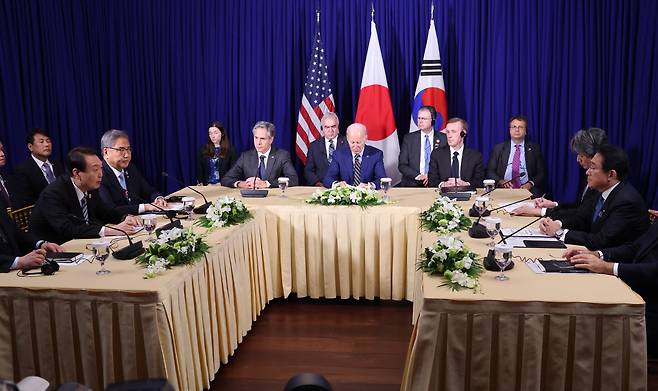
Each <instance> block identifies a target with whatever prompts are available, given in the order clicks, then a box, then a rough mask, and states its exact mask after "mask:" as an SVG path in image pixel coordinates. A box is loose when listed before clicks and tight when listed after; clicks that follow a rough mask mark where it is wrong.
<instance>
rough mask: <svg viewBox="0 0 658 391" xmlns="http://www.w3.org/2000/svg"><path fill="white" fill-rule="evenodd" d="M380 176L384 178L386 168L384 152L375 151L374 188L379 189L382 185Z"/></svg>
mask: <svg viewBox="0 0 658 391" xmlns="http://www.w3.org/2000/svg"><path fill="white" fill-rule="evenodd" d="M382 178H386V168H385V167H384V153H383V152H378V153H377V161H376V162H375V188H377V189H379V188H380V187H381V185H382Z"/></svg>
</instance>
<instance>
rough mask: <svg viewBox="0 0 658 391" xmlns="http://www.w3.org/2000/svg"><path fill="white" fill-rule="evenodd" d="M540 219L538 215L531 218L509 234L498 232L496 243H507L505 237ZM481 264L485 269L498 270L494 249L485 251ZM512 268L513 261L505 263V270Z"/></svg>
mask: <svg viewBox="0 0 658 391" xmlns="http://www.w3.org/2000/svg"><path fill="white" fill-rule="evenodd" d="M541 219H543V217H538V218H536V219H533V220H532V221H531V222H529V223H528V224H526V225H524V226H523V227H521V228H519V229H517V230H516V231H514V232H512V233H511V234H509V235H503V234H502V232H501V234H500V237H501V239H500V240H499V241H498V243H499V244H500V243H507V241H506V240H507V239H509V238H511V237H512V236H514V235H516V234H517V233H519V232H520V231H521V230H523V229H525V228H528V227H529V226H531V225H532V224H534V223H536V222H538V221H539V220H541ZM482 265H483V266H484V268H485V269H487V270H490V271H492V272H498V271H500V267H499V266H498V264H496V252H495V251H494V250H491V249H490V250H489V252H488V253H487V256H486V257H484V259H483V260H482ZM512 268H514V262H513V261H510V263H509V265H507V267H505V271H507V270H510V269H512Z"/></svg>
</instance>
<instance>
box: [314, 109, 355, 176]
mask: <svg viewBox="0 0 658 391" xmlns="http://www.w3.org/2000/svg"><path fill="white" fill-rule="evenodd" d="M338 123H339V121H338V116H337V115H336V113H332V112H328V113H325V114H324V115H323V116H322V120H320V124H321V126H322V134H323V137H320V138H319V139H317V140H315V141H313V142H312V143H311V145H309V147H308V154H307V155H306V166H305V167H304V178H305V179H306V183H307V184H308V185H315V186H322V179H324V176H325V174H326V173H327V169H328V168H329V164H331V160H332V159H333V155H334V151H336V149H338V148H340V147H344V146H345V137H343V136H341V135H339V134H338Z"/></svg>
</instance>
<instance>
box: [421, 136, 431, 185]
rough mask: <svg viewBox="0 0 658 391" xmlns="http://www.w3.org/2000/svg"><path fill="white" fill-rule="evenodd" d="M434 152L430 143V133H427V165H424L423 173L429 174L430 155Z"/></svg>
mask: <svg viewBox="0 0 658 391" xmlns="http://www.w3.org/2000/svg"><path fill="white" fill-rule="evenodd" d="M431 154H432V147H431V145H430V135H429V134H426V135H425V166H424V167H423V174H424V175H427V173H428V172H429V170H430V155H431Z"/></svg>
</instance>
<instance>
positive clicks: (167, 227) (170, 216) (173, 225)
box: [149, 202, 183, 235]
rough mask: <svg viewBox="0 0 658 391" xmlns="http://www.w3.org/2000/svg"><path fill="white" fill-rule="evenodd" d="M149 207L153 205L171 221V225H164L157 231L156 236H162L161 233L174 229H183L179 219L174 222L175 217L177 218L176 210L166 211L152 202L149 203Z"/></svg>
mask: <svg viewBox="0 0 658 391" xmlns="http://www.w3.org/2000/svg"><path fill="white" fill-rule="evenodd" d="M149 205H153V206H155V207H156V208H158V209H159V210H161V211H162V212H164V215H165V216H167V218H168V219H169V223H167V224H165V225H163V226H162V227H160V228H158V229H156V230H155V232H156V234H158V235H160V232H162V231H168V230H170V229H172V228H183V224H182V223H181V221H180V220H179V219H176V221H174V217H176V214H177V212H176V211H175V210H167V209H165V208H163V207H160V206H158V205H156V204H154V203H152V202H149Z"/></svg>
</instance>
